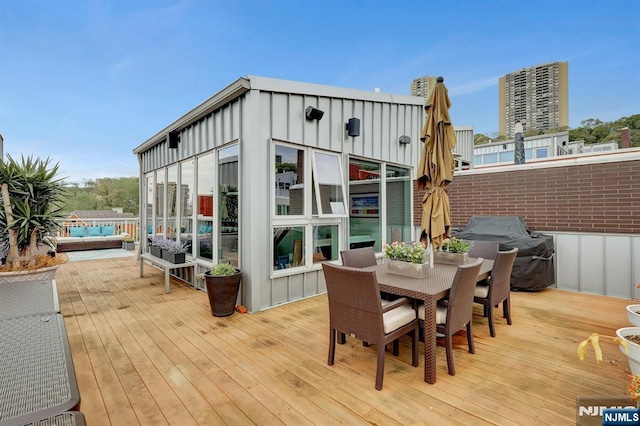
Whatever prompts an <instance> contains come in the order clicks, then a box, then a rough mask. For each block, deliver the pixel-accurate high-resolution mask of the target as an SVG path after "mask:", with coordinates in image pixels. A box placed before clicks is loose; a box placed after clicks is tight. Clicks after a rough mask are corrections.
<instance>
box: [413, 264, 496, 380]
mask: <svg viewBox="0 0 640 426" xmlns="http://www.w3.org/2000/svg"><path fill="white" fill-rule="evenodd" d="M482 262H484V259H482V258H478V259H477V260H476V261H475V262H473V263H468V264H466V265H460V266H458V270H457V271H456V275H455V277H454V278H453V286H452V287H451V290H449V299H448V300H447V301H446V302H444V303H443V304H439V305H438V307H437V309H436V332H437V333H440V334H444V338H445V348H446V352H447V368H448V370H449V374H450V375H452V376H455V375H456V369H455V366H454V362H453V343H452V340H453V335H454V334H455V333H457V332H458V331H459V330H462V329H464V328H465V327H466V330H467V344H468V346H469V353H472V354H474V353H476V350H475V347H474V345H473V330H472V327H471V323H472V319H473V292H474V290H475V288H476V282H477V281H478V273H479V272H480V267H481V266H482ZM418 316H419V318H420V320H421V321H424V304H420V306H419V307H418Z"/></svg>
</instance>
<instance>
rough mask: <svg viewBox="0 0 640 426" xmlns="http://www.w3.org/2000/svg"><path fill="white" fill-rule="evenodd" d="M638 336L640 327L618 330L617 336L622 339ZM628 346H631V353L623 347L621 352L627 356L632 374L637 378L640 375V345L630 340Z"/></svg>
mask: <svg viewBox="0 0 640 426" xmlns="http://www.w3.org/2000/svg"><path fill="white" fill-rule="evenodd" d="M636 334H638V335H640V327H623V328H619V329H617V330H616V335H617V336H618V337H619V338H621V339H624V338H625V337H627V336H631V335H636ZM627 345H628V346H629V352H627V350H626V349H625V348H624V346H622V345H620V346H619V347H620V352H622V353H623V354H625V355H626V356H627V360H628V361H629V369H631V374H633V375H634V376H637V375H638V374H640V345H638V344H636V343H633V342H630V341H629V340H627Z"/></svg>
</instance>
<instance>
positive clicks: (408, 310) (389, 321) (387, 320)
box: [382, 305, 416, 334]
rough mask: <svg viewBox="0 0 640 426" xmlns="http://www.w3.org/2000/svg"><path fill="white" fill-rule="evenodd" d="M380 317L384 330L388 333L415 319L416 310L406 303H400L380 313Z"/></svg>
mask: <svg viewBox="0 0 640 426" xmlns="http://www.w3.org/2000/svg"><path fill="white" fill-rule="evenodd" d="M382 319H383V321H384V332H385V334H389V333H391V332H392V331H395V330H397V329H399V328H400V327H402V326H403V325H405V324H409V323H410V322H411V321H413V320H414V319H416V311H415V310H414V309H413V308H412V307H410V306H408V305H402V306H398V307H397V308H395V309H392V310H390V311H389V312H385V313H384V314H382Z"/></svg>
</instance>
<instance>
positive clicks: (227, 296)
mask: <svg viewBox="0 0 640 426" xmlns="http://www.w3.org/2000/svg"><path fill="white" fill-rule="evenodd" d="M204 281H205V285H206V286H207V295H208V296H209V305H210V306H211V314H212V315H213V316H214V317H226V316H229V315H231V314H233V312H234V311H235V308H236V301H237V299H238V293H239V291H240V282H241V281H242V272H241V271H240V269H238V268H236V267H235V266H233V265H231V264H229V263H218V264H217V265H214V266H213V268H211V270H209V271H207V272H205V273H204Z"/></svg>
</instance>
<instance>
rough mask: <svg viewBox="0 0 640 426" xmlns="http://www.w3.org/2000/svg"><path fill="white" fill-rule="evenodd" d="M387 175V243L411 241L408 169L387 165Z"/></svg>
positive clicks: (409, 177)
mask: <svg viewBox="0 0 640 426" xmlns="http://www.w3.org/2000/svg"><path fill="white" fill-rule="evenodd" d="M387 176H388V178H387V212H386V213H387V235H386V239H387V243H392V242H394V241H411V239H412V226H411V206H410V205H409V202H410V200H411V185H412V184H411V174H410V169H408V168H403V167H397V166H387ZM391 176H394V177H391Z"/></svg>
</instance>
